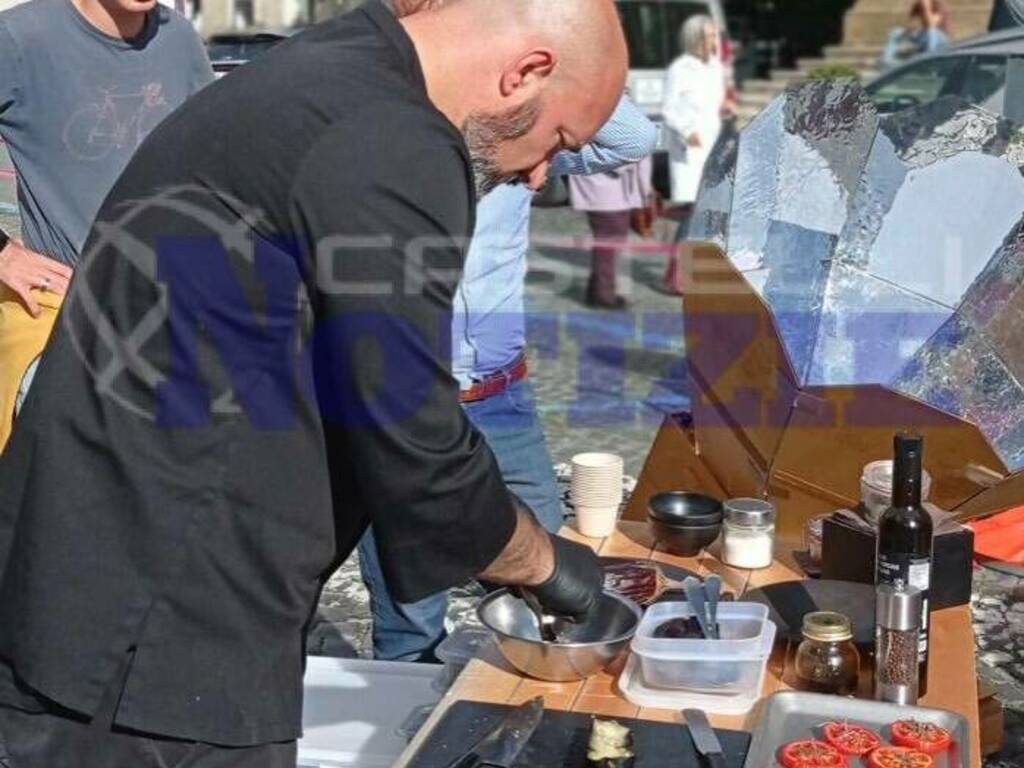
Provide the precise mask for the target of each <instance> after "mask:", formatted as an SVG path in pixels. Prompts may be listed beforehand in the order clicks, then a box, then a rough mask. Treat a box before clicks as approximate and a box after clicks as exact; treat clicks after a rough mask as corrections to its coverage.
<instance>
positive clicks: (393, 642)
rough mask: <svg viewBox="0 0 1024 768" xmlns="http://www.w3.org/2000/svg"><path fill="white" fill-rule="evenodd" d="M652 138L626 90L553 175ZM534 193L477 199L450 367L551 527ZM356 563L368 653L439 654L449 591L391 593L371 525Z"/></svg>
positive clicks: (521, 489)
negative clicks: (540, 389)
mask: <svg viewBox="0 0 1024 768" xmlns="http://www.w3.org/2000/svg"><path fill="white" fill-rule="evenodd" d="M656 142H657V129H656V127H655V125H654V124H653V123H652V122H651V121H650V120H648V119H647V118H646V117H645V116H644V115H643V113H641V112H640V110H639V109H637V107H636V106H635V105H634V104H633V103H632V101H630V100H629V98H628V97H625V96H624V97H623V98H622V100H621V101H620V102H619V106H618V108H617V109H616V111H615V113H614V114H613V115H612V116H611V118H610V119H609V121H608V123H607V124H606V125H605V126H604V127H603V128H602V129H601V130H600V131H599V132H598V134H597V135H596V136H595V137H594V139H593V141H592V142H591V143H590V144H588V145H587V146H585V147H583V148H581V149H580V150H579V151H578V152H561V153H559V154H558V155H556V156H555V158H554V159H553V160H552V162H551V168H550V170H549V178H555V177H558V176H564V175H582V174H592V173H604V172H607V171H610V170H614V169H615V168H619V167H621V166H623V165H628V164H630V163H635V162H638V161H639V160H641V159H643V158H644V157H646V156H647V155H649V154H650V153H651V152H653V151H654V146H655V144H656ZM532 197H533V191H532V190H531V189H530V188H529V187H528V186H527V185H526V184H505V185H503V186H500V187H498V188H497V189H495V190H494V191H493V192H491V193H490V194H488V195H487V196H485V197H484V198H482V199H481V200H480V202H479V204H478V205H477V222H476V230H475V232H474V234H473V242H472V244H471V245H470V247H469V252H468V254H467V256H466V264H465V269H464V273H463V277H462V281H461V283H460V284H459V287H458V290H457V292H456V295H455V301H454V307H453V312H454V315H453V322H452V354H453V360H452V373H453V374H454V376H455V378H456V379H457V380H458V381H459V383H460V385H461V386H462V406H463V409H464V410H465V412H466V415H467V416H468V417H469V419H470V421H472V422H473V424H474V425H475V426H476V428H477V429H478V430H480V432H481V433H482V434H483V436H484V438H485V439H486V440H487V443H488V445H489V446H490V448H491V451H492V452H493V453H494V455H495V458H496V459H497V461H498V466H499V467H500V469H501V473H502V476H503V478H504V480H505V483H506V484H507V485H508V488H509V490H511V491H512V492H513V493H515V494H516V495H517V496H519V498H520V499H522V501H523V502H524V503H525V504H526V505H527V506H528V507H529V508H530V509H531V510H533V513H534V515H535V516H536V518H537V520H538V521H539V522H540V523H541V524H542V525H543V526H544V527H545V528H547V529H548V530H549V531H552V532H557V531H558V530H559V529H560V528H561V527H562V523H563V520H564V512H563V509H562V500H561V495H560V493H559V490H558V483H557V480H556V479H555V474H554V469H553V467H552V461H551V454H550V452H549V451H548V446H547V441H546V440H545V437H544V431H543V429H542V427H541V424H540V419H539V418H538V415H537V409H536V405H535V403H534V394H533V388H532V386H531V384H530V382H529V378H528V375H527V374H528V370H527V368H528V366H527V363H526V357H525V349H526V315H525V304H524V292H525V285H526V283H525V281H526V271H527V264H526V256H527V251H528V250H529V241H530V205H531V201H532ZM359 562H360V568H361V570H362V576H363V582H364V583H365V584H366V587H367V589H368V591H369V593H370V610H371V613H372V615H373V653H374V658H377V659H381V660H386V661H419V662H432V661H436V657H435V656H434V651H435V650H436V649H437V646H438V645H439V644H440V643H441V641H442V640H444V638H445V626H444V621H445V616H446V614H447V612H448V595H447V594H439V595H434V596H432V597H428V598H426V599H425V600H421V601H420V602H417V603H412V604H408V603H406V604H403V603H399V602H397V601H395V600H393V599H392V597H391V595H390V592H389V590H388V587H387V582H386V580H385V578H384V574H383V572H382V571H381V567H380V560H379V557H378V554H377V548H376V544H375V542H374V540H373V530H372V529H371V530H368V531H367V533H366V535H365V536H364V537H363V539H362V541H361V542H360V545H359Z"/></svg>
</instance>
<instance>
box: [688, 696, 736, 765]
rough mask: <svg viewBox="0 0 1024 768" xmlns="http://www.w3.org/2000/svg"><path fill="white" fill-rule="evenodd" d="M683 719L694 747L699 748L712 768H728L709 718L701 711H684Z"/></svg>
mask: <svg viewBox="0 0 1024 768" xmlns="http://www.w3.org/2000/svg"><path fill="white" fill-rule="evenodd" d="M683 717H685V718H686V724H687V725H688V726H689V728H690V738H691V739H693V746H695V747H696V748H697V751H698V752H700V753H701V754H702V755H703V756H704V759H705V760H706V761H707V764H708V765H710V766H711V768H726V763H725V755H724V754H722V745H721V744H720V743H719V741H718V736H716V735H715V731H714V729H713V728H712V727H711V723H709V722H708V716H707V715H706V714H704V710H701V709H684V710H683Z"/></svg>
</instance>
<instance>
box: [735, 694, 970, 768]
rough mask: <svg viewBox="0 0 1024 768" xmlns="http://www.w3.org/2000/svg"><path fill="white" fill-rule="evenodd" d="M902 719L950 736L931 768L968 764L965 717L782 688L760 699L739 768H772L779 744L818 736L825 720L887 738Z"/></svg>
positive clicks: (967, 727)
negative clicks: (757, 720)
mask: <svg viewBox="0 0 1024 768" xmlns="http://www.w3.org/2000/svg"><path fill="white" fill-rule="evenodd" d="M907 719H914V720H920V721H922V722H928V723H934V724H935V725H939V726H942V727H943V728H945V729H946V730H947V731H949V732H950V733H951V734H952V736H953V748H952V749H950V750H949V751H948V752H945V753H944V754H941V755H934V756H933V757H934V758H935V768H970V765H971V735H970V729H969V726H968V725H967V720H966V719H965V718H964V717H963V716H961V715H958V714H956V713H955V712H947V711H946V710H943V709H925V708H923V707H901V706H899V705H897V704H886V703H884V702H880V701H871V700H869V699H847V698H843V697H841V696H825V695H822V694H820V693H800V692H798V691H782V692H780V693H776V694H774V695H772V696H771V697H769V698H768V700H767V701H766V702H765V704H764V711H763V713H762V716H761V722H760V724H759V725H758V726H757V730H756V731H754V737H753V740H752V741H751V742H750V751H749V752H748V753H747V761H746V762H745V763H744V764H743V768H776V766H778V765H779V762H778V760H777V758H776V755H777V753H778V751H779V748H780V747H782V746H783V745H784V744H788V743H789V742H791V741H797V740H799V739H820V738H821V733H820V730H819V726H821V725H822V724H823V723H826V722H828V721H830V720H839V721H845V722H848V723H850V724H853V725H862V726H865V727H866V728H871V729H872V730H873V731H875V732H876V733H879V734H881V736H882V740H883V741H885V742H890V739H889V737H890V735H891V734H890V733H889V724H890V723H893V722H895V721H896V720H907ZM890 743H891V742H890Z"/></svg>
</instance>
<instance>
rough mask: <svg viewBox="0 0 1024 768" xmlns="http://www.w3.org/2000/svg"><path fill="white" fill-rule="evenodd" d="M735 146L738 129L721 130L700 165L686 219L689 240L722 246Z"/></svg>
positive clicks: (732, 183)
mask: <svg viewBox="0 0 1024 768" xmlns="http://www.w3.org/2000/svg"><path fill="white" fill-rule="evenodd" d="M739 149H740V134H739V132H738V131H736V130H735V129H732V128H726V129H724V130H723V131H722V135H721V136H719V138H718V142H717V143H716V144H715V146H714V149H713V150H712V152H711V155H710V157H708V161H707V163H706V164H705V166H704V176H703V178H702V179H701V186H700V192H699V193H698V195H697V202H696V204H695V205H694V207H693V215H692V217H691V218H690V231H689V239H690V240H700V241H703V242H708V243H714V244H715V245H717V246H718V247H719V248H722V249H723V250H724V249H725V247H726V244H727V241H728V235H729V219H730V216H731V214H732V193H733V188H734V186H735V183H736V155H737V153H738V152H739Z"/></svg>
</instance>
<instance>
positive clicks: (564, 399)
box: [0, 148, 1024, 768]
mask: <svg viewBox="0 0 1024 768" xmlns="http://www.w3.org/2000/svg"><path fill="white" fill-rule="evenodd" d="M9 167H10V166H9V164H8V162H7V158H6V156H5V155H4V153H3V150H2V148H0V227H3V228H4V229H5V230H7V231H9V232H15V233H16V232H17V229H18V227H17V219H16V217H15V216H13V215H11V213H10V211H11V209H12V207H13V203H14V200H15V197H14V184H13V180H12V179H10V178H9V177H8V176H6V175H5V174H4V173H3V172H2V171H3V170H4V169H9ZM587 234H588V231H587V227H586V223H585V220H584V219H583V217H581V216H580V215H578V214H575V213H573V212H572V211H571V210H569V209H550V210H538V211H536V212H535V215H534V241H535V242H534V250H533V253H532V254H531V272H530V276H529V280H528V299H529V306H530V318H529V336H530V344H531V348H530V355H531V363H532V372H531V376H532V378H533V381H534V385H535V387H536V390H537V395H538V401H539V403H540V408H541V417H542V419H543V422H544V425H545V428H546V431H547V435H548V441H549V444H550V448H551V453H552V456H553V458H554V460H555V462H556V464H558V463H566V462H568V461H569V459H570V458H571V457H572V455H573V454H575V453H578V452H580V451H582V450H608V451H614V452H616V453H619V454H621V455H622V456H623V457H624V459H625V462H626V472H627V474H629V475H632V476H636V475H638V474H639V472H640V469H641V468H642V466H643V461H644V458H645V457H646V455H647V451H648V450H649V448H650V445H651V442H652V440H653V437H654V434H655V432H656V430H657V426H658V424H659V423H660V418H661V414H663V413H666V412H672V411H675V410H679V409H681V408H683V407H684V406H685V398H684V397H683V395H682V392H683V391H684V376H685V374H684V371H683V368H682V365H681V363H682V351H683V340H682V326H681V322H680V319H679V307H680V301H679V299H678V298H675V297H671V296H666V295H664V294H663V293H661V292H660V291H659V290H658V289H657V286H658V285H659V283H660V278H661V273H662V270H663V268H664V259H663V257H662V256H660V255H658V254H657V253H650V252H646V253H635V254H634V255H633V256H632V258H631V259H629V261H628V263H626V264H623V265H622V268H621V273H622V274H621V283H620V289H621V290H622V292H623V293H624V295H626V296H627V297H628V298H629V300H630V302H631V311H629V312H623V313H613V312H594V311H590V310H588V309H586V308H585V307H584V305H583V302H582V299H583V291H584V288H585V285H586V278H587V273H588V265H587V262H588V256H587V253H586V252H585V251H584V250H583V249H582V248H581V244H580V242H579V240H580V239H582V238H584V237H586V236H587ZM639 247H640V248H643V244H639ZM475 597H476V595H475V593H474V591H473V590H472V589H470V588H467V589H464V590H457V591H456V592H455V594H454V598H453V600H452V604H451V609H450V612H449V624H450V626H456V625H460V624H463V623H466V622H468V621H470V620H471V615H472V607H473V604H474V601H475ZM973 608H974V619H975V631H976V637H977V645H978V674H979V677H980V678H981V679H982V680H985V681H988V682H990V683H992V684H993V685H994V686H995V687H996V688H997V690H998V691H999V697H1000V699H1001V700H1002V701H1003V703H1004V705H1005V706H1006V709H1007V712H1006V715H1007V733H1006V747H1005V748H1004V750H1003V752H1002V753H1001V754H1000V755H998V756H996V757H994V758H992V759H990V760H988V761H987V762H986V767H987V768H1021V766H1024V579H1019V578H1016V577H1013V576H1008V575H1003V574H999V573H996V572H994V571H990V570H979V571H978V572H977V574H976V578H975V597H974V602H973ZM370 648H371V641H370V616H369V609H368V604H367V597H366V591H365V590H364V589H363V587H362V584H361V583H360V580H359V577H358V565H357V563H356V559H355V557H353V558H352V559H351V560H350V561H349V562H347V563H346V564H345V565H344V566H342V568H341V569H339V571H338V572H337V573H336V574H335V575H334V576H333V577H332V578H331V579H330V581H329V583H328V584H327V587H326V589H325V590H324V593H323V598H322V600H321V603H320V609H319V617H318V621H317V622H316V624H315V627H314V629H313V631H312V632H311V634H310V637H309V650H310V652H311V653H313V654H318V655H337V656H368V655H369V653H370Z"/></svg>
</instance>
